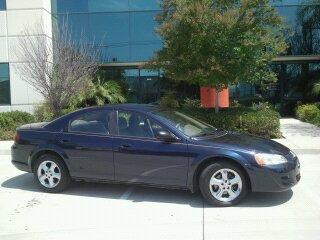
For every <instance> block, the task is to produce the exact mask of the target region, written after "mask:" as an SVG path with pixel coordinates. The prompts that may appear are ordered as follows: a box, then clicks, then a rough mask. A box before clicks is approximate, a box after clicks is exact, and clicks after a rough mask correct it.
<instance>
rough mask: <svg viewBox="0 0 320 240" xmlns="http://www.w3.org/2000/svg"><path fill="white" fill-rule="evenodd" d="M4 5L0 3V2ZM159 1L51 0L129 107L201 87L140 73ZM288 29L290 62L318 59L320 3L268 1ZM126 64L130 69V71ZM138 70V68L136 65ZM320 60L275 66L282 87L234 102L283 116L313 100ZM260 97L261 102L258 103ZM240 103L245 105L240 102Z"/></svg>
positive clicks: (253, 91)
mask: <svg viewBox="0 0 320 240" xmlns="http://www.w3.org/2000/svg"><path fill="white" fill-rule="evenodd" d="M1 1H3V0H0V2H1ZM160 1H161V0H52V12H53V18H54V20H55V21H57V23H58V24H61V23H63V22H66V23H67V24H68V26H69V27H70V28H71V32H72V34H73V36H74V38H79V37H83V40H84V41H86V42H87V43H88V44H94V45H95V46H97V47H98V48H99V49H100V50H101V52H102V54H103V59H102V64H103V65H104V66H108V64H110V63H112V64H113V65H117V64H118V63H121V64H119V65H121V66H125V67H120V66H115V67H102V69H101V72H102V74H103V75H104V78H105V79H106V80H108V79H114V80H117V81H119V82H121V84H123V85H124V86H125V89H126V91H127V98H128V100H129V102H139V103H142V102H143V103H146V102H154V101H157V100H158V99H159V97H160V96H161V95H162V94H163V93H164V91H165V90H164V89H170V90H172V89H174V90H175V91H176V92H178V93H179V94H178V95H179V96H180V97H181V96H185V95H186V96H188V95H189V96H190V97H196V96H197V95H198V92H199V91H198V90H199V86H192V87H190V86H187V84H185V83H180V84H176V83H172V82H169V83H168V81H166V79H165V78H164V77H163V76H162V75H161V73H160V72H157V71H156V72H153V71H147V70H145V69H141V67H140V66H141V65H139V62H145V61H148V60H150V58H151V57H152V56H153V54H154V53H155V51H157V50H158V49H160V48H161V47H162V41H161V39H160V38H159V36H158V35H157V34H156V32H155V28H156V27H157V22H156V16H157V14H159V13H160V11H161V8H160ZM270 2H271V4H272V5H273V6H274V7H275V9H276V10H277V11H278V12H279V14H280V15H281V16H283V19H284V21H285V23H286V25H287V28H288V30H287V31H288V33H287V41H288V45H289V47H288V49H287V51H286V52H285V53H283V55H284V56H286V57H289V58H290V57H292V58H295V57H297V56H307V57H308V56H319V55H320V1H319V0H270ZM126 64H128V66H126ZM135 64H136V65H135ZM319 65H320V58H319V61H318V60H314V59H313V60H308V59H303V60H299V59H295V60H292V59H289V60H282V61H276V62H275V63H274V64H273V65H272V68H273V69H274V71H275V72H276V73H277V76H278V79H279V81H278V82H277V83H275V84H271V85H269V87H268V88H267V90H261V89H259V88H256V87H254V86H251V85H249V84H241V85H238V86H231V87H230V96H231V97H232V98H233V99H239V100H241V99H244V100H245V101H247V100H248V99H250V98H252V99H254V98H257V99H261V97H266V98H267V99H269V100H270V101H272V102H273V103H275V104H280V105H281V107H280V108H281V109H282V110H283V112H286V110H285V109H286V107H287V106H289V105H290V104H295V103H296V102H297V101H300V100H301V101H306V100H310V99H311V98H312V97H311V96H310V91H311V90H310V86H311V85H312V83H313V82H314V81H315V79H317V77H318V76H319ZM257 96H258V97H257ZM240 102H241V101H240Z"/></svg>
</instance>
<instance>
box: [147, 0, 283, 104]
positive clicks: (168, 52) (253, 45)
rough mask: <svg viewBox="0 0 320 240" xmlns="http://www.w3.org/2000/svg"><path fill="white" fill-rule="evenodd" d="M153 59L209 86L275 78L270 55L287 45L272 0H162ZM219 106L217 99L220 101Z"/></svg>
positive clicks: (173, 73) (173, 74)
mask: <svg viewBox="0 0 320 240" xmlns="http://www.w3.org/2000/svg"><path fill="white" fill-rule="evenodd" d="M162 4H163V12H162V13H161V14H160V15H159V18H158V21H159V24H160V26H159V28H158V29H157V32H158V33H159V35H160V36H161V37H162V39H163V42H164V46H163V48H162V49H161V50H160V51H158V52H157V53H156V56H155V57H154V59H152V61H151V65H152V66H153V67H158V68H161V69H163V70H164V74H165V75H166V76H167V77H169V78H170V79H174V80H177V81H187V82H189V83H196V84H199V85H200V86H211V87H214V88H216V89H217V90H218V91H220V90H221V89H223V88H225V87H227V86H228V85H232V84H238V83H241V82H245V83H252V84H256V83H261V82H263V81H266V80H268V81H272V80H276V75H275V73H273V72H272V70H271V69H270V68H269V63H270V61H271V60H272V59H273V58H274V57H276V56H277V55H278V54H279V53H281V52H282V51H284V50H285V49H286V43H285V40H284V37H283V32H282V30H283V28H282V19H281V17H280V16H279V15H278V14H277V12H276V10H275V9H274V8H273V7H271V6H270V4H269V0H164V1H163V3H162ZM216 106H218V104H216Z"/></svg>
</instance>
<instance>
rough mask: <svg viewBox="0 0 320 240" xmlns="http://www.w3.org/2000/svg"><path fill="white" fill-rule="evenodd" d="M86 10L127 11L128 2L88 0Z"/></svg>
mask: <svg viewBox="0 0 320 240" xmlns="http://www.w3.org/2000/svg"><path fill="white" fill-rule="evenodd" d="M148 1H150V0H148ZM88 11H89V12H123V11H129V2H128V0H88Z"/></svg>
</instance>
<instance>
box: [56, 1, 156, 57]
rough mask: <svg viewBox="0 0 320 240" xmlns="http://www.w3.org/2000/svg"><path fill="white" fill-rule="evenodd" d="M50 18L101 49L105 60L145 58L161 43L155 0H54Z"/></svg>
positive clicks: (151, 54)
mask: <svg viewBox="0 0 320 240" xmlns="http://www.w3.org/2000/svg"><path fill="white" fill-rule="evenodd" d="M52 5H53V6H52V9H53V17H54V18H55V19H56V21H57V22H58V25H59V24H62V23H63V22H65V23H67V24H68V26H70V28H71V32H72V34H73V36H74V37H75V38H79V37H80V36H81V37H84V41H87V42H88V44H94V45H96V46H97V47H98V48H99V50H100V51H101V52H102V56H103V59H102V61H103V62H104V63H108V62H122V63H123V62H141V61H148V60H149V59H150V58H151V57H152V56H153V54H154V52H155V51H156V50H158V49H159V48H161V46H162V42H161V39H160V38H159V36H157V34H156V33H155V28H156V26H157V22H156V20H155V17H156V15H157V14H158V13H159V11H160V5H159V3H158V2H157V1H155V0H53V2H52Z"/></svg>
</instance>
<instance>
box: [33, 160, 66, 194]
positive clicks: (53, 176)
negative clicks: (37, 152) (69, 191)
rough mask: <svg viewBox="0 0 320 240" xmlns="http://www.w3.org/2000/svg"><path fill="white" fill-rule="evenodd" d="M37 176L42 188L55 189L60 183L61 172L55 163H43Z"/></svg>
mask: <svg viewBox="0 0 320 240" xmlns="http://www.w3.org/2000/svg"><path fill="white" fill-rule="evenodd" d="M37 176H38V179H39V182H40V183H41V185H42V186H44V187H46V188H54V187H56V186H57V185H58V184H59V182H60V179H61V171H60V168H59V166H58V165H57V164H56V163H55V162H53V161H43V162H42V163H41V164H40V165H39V167H38V170H37Z"/></svg>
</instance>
